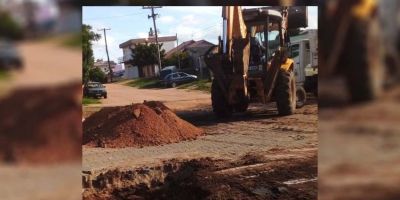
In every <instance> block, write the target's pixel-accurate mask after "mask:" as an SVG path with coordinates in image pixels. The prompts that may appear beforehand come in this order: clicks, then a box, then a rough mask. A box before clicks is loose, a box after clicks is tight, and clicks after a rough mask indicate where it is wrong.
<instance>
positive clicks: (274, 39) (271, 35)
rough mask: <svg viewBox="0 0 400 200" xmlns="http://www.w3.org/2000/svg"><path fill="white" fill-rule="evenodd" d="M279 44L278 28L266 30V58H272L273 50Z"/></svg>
mask: <svg viewBox="0 0 400 200" xmlns="http://www.w3.org/2000/svg"><path fill="white" fill-rule="evenodd" d="M279 45H280V35H279V31H278V30H273V31H269V32H268V60H270V59H272V56H273V55H274V53H275V51H276V50H277V49H278V48H279Z"/></svg>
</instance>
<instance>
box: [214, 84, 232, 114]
mask: <svg viewBox="0 0 400 200" xmlns="http://www.w3.org/2000/svg"><path fill="white" fill-rule="evenodd" d="M211 102H212V108H213V112H214V114H215V115H216V116H217V117H218V118H228V117H230V116H232V111H233V107H232V106H231V105H229V104H228V101H227V99H225V97H224V94H223V93H222V90H221V88H220V87H219V85H218V82H217V81H216V80H215V79H214V80H213V81H212V85H211Z"/></svg>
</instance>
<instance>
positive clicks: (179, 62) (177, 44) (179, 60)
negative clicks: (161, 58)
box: [176, 33, 181, 70]
mask: <svg viewBox="0 0 400 200" xmlns="http://www.w3.org/2000/svg"><path fill="white" fill-rule="evenodd" d="M178 46H179V42H178V33H176V47H178ZM177 53H178V69H179V70H180V69H181V59H180V52H179V51H178V52H177Z"/></svg>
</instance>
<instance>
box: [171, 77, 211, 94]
mask: <svg viewBox="0 0 400 200" xmlns="http://www.w3.org/2000/svg"><path fill="white" fill-rule="evenodd" d="M177 88H178V89H189V90H201V91H205V92H211V81H209V80H208V79H202V80H198V81H193V82H190V83H186V84H183V85H179V86H178V87H177Z"/></svg>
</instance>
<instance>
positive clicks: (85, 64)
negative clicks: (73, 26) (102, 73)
mask: <svg viewBox="0 0 400 200" xmlns="http://www.w3.org/2000/svg"><path fill="white" fill-rule="evenodd" d="M100 38H101V35H100V34H98V33H95V32H93V30H92V27H91V26H89V25H86V24H83V25H82V81H83V82H84V83H86V82H87V81H89V79H90V72H91V70H90V69H91V68H93V65H94V57H93V49H92V46H93V43H92V42H94V41H97V40H99V39H100Z"/></svg>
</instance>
